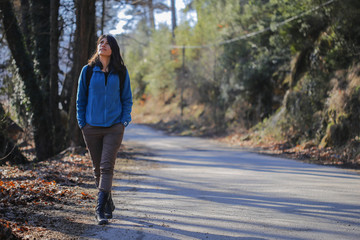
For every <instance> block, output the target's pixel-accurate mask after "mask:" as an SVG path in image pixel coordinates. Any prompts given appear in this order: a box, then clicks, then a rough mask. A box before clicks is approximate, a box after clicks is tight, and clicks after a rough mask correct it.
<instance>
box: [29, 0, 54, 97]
mask: <svg viewBox="0 0 360 240" xmlns="http://www.w3.org/2000/svg"><path fill="white" fill-rule="evenodd" d="M30 12H31V21H32V23H31V25H32V28H33V31H32V37H33V39H34V43H35V48H34V52H35V58H36V62H37V64H36V65H35V68H36V69H37V70H39V72H40V76H41V78H40V79H39V80H40V84H41V85H40V88H41V89H42V90H43V91H42V92H43V97H44V100H45V101H46V104H47V103H48V102H49V100H48V99H49V95H50V81H49V69H50V62H49V56H50V1H49V0H32V1H31V5H30Z"/></svg>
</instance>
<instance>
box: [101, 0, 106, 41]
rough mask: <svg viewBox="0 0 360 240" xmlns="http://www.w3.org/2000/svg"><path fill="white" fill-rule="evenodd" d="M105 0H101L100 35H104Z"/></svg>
mask: <svg viewBox="0 0 360 240" xmlns="http://www.w3.org/2000/svg"><path fill="white" fill-rule="evenodd" d="M105 3H106V2H105V0H102V11H101V29H100V30H101V35H104V26H105V14H106V12H105V9H106V4H105Z"/></svg>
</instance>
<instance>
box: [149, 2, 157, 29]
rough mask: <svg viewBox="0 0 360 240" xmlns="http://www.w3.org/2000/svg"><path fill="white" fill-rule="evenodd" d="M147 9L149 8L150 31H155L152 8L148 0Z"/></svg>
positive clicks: (151, 3)
mask: <svg viewBox="0 0 360 240" xmlns="http://www.w3.org/2000/svg"><path fill="white" fill-rule="evenodd" d="M148 8H149V21H150V27H151V29H152V30H155V17H154V6H153V1H152V0H148Z"/></svg>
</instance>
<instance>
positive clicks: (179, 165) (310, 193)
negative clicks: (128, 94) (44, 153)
mask: <svg viewBox="0 0 360 240" xmlns="http://www.w3.org/2000/svg"><path fill="white" fill-rule="evenodd" d="M124 143H125V144H126V145H128V146H131V145H138V146H145V147H146V148H148V149H149V150H148V153H145V154H144V155H142V156H139V157H138V160H137V161H138V163H139V164H135V165H134V166H132V167H131V168H129V169H127V170H126V172H125V173H124V174H125V175H124V176H125V177H123V178H122V179H117V178H116V177H115V182H114V187H113V192H114V194H113V195H114V198H115V200H114V201H115V204H116V206H117V209H116V210H115V212H114V219H112V220H111V221H110V224H109V225H107V226H102V227H99V226H94V227H93V228H91V229H89V231H87V232H86V234H85V235H84V236H83V238H84V239H139V240H140V239H250V240H255V239H256V240H257V239H295V240H297V239H298V240H300V239H360V175H359V174H358V173H356V172H352V171H350V170H342V169H338V168H333V167H324V166H318V165H312V164H306V163H302V162H299V161H294V160H290V159H283V158H276V157H270V156H264V155H258V154H255V153H250V152H246V151H244V150H241V149H239V148H233V147H231V146H228V145H225V144H220V143H216V142H214V141H211V140H207V139H200V138H193V137H175V136H166V135H165V134H163V133H162V132H160V131H155V130H153V129H151V128H149V127H146V126H142V125H136V124H133V125H131V126H129V127H127V129H126V133H125V140H124Z"/></svg>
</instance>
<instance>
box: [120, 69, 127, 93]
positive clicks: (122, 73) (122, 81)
mask: <svg viewBox="0 0 360 240" xmlns="http://www.w3.org/2000/svg"><path fill="white" fill-rule="evenodd" d="M125 78H126V68H125V71H121V72H120V73H119V81H120V94H122V92H123V90H124V83H125Z"/></svg>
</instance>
